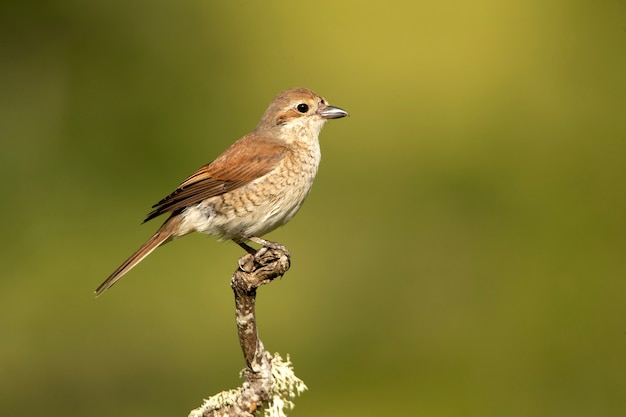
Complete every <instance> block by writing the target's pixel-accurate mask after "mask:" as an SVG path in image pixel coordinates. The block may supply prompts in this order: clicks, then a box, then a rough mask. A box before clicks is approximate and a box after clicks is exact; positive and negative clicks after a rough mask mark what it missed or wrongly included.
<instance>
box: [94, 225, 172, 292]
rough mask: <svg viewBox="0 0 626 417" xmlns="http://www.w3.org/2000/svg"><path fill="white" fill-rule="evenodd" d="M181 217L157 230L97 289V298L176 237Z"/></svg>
mask: <svg viewBox="0 0 626 417" xmlns="http://www.w3.org/2000/svg"><path fill="white" fill-rule="evenodd" d="M180 220H181V219H180V216H172V217H170V218H169V219H167V221H166V222H165V223H163V225H162V226H161V227H160V228H159V230H157V232H156V233H155V234H154V235H153V236H152V237H151V238H150V239H148V241H147V242H146V243H144V244H143V245H141V247H140V248H139V249H137V251H136V252H135V253H133V254H132V255H131V256H130V257H129V258H128V259H126V261H124V263H123V264H121V265H120V266H119V267H118V268H117V269H116V270H115V271H114V272H113V273H112V274H111V275H110V276H109V277H108V278H107V279H106V280H105V281H104V282H103V283H102V284H100V286H99V287H98V288H96V291H95V293H96V297H98V296H100V295H102V293H104V292H105V291H106V290H108V289H109V288H111V286H113V284H115V283H116V282H117V280H118V279H120V278H122V277H123V276H124V275H125V274H126V273H127V272H128V271H130V270H131V269H133V268H134V267H135V265H137V264H138V263H139V262H141V261H142V260H143V259H144V258H145V257H146V256H148V255H150V254H151V253H152V251H153V250H155V249H156V248H158V247H159V246H161V245H162V244H164V243H167V242H168V241H169V240H171V239H172V237H173V236H174V232H176V230H177V228H178V226H179V224H180Z"/></svg>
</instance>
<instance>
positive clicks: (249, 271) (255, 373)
mask: <svg viewBox="0 0 626 417" xmlns="http://www.w3.org/2000/svg"><path fill="white" fill-rule="evenodd" d="M289 265H290V261H289V252H288V251H287V250H286V249H284V248H283V247H281V246H280V245H276V247H275V248H267V247H262V248H261V249H259V250H258V251H256V253H254V254H251V253H249V254H247V255H245V256H243V257H241V258H239V268H238V269H237V270H236V271H235V272H234V273H233V277H232V280H231V284H230V285H231V287H232V288H233V291H234V293H235V309H236V320H237V331H238V334H239V343H240V345H241V349H242V350H243V355H244V359H245V361H246V369H244V371H243V372H242V374H243V377H244V383H243V384H242V386H241V387H240V388H238V389H234V390H230V391H226V392H222V393H219V394H217V395H215V396H213V397H211V398H210V399H208V400H206V401H205V403H204V404H203V405H202V406H201V407H200V408H197V409H195V410H193V411H192V412H191V414H190V417H212V416H230V417H234V416H252V413H254V412H255V411H256V410H257V409H259V408H261V407H263V408H264V410H265V415H266V416H284V412H283V409H284V408H286V407H287V408H291V407H293V403H292V402H291V401H290V399H291V398H293V397H295V396H296V395H297V394H299V393H301V392H302V391H304V390H305V389H306V386H305V385H304V383H303V382H302V381H301V380H300V379H298V378H297V377H296V376H295V375H294V374H293V370H292V369H291V362H290V361H289V358H287V361H283V359H282V358H281V357H280V355H278V354H275V355H274V356H273V357H272V355H270V354H269V353H268V352H267V351H265V349H264V347H263V343H261V340H260V339H259V335H258V330H257V325H256V314H255V309H254V304H255V301H256V290H257V288H258V287H260V286H261V285H264V284H269V283H270V282H271V281H272V280H273V279H274V278H276V277H280V276H282V275H283V274H284V273H285V272H287V270H288V269H289Z"/></svg>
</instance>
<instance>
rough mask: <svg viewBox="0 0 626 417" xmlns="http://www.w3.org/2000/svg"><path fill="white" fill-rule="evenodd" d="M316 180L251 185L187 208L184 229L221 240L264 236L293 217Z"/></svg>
mask: <svg viewBox="0 0 626 417" xmlns="http://www.w3.org/2000/svg"><path fill="white" fill-rule="evenodd" d="M266 179H267V178H266ZM312 182H313V181H312V179H311V180H310V181H300V182H299V183H296V184H294V183H292V184H289V186H286V187H276V186H275V184H272V183H269V185H268V182H267V181H261V182H257V183H254V182H253V183H250V184H247V185H245V186H243V187H241V188H239V189H236V190H233V191H231V192H228V193H226V194H223V195H220V196H217V197H213V198H211V199H208V200H205V201H203V202H201V203H199V204H197V205H195V206H190V207H187V208H186V209H185V211H184V212H183V213H182V214H183V218H184V220H183V225H184V226H185V227H184V229H186V230H189V232H191V231H197V232H200V233H206V234H209V235H212V236H216V237H218V238H219V239H220V240H226V239H232V238H234V237H251V236H257V237H260V236H263V235H264V234H266V233H269V232H271V231H272V230H274V229H276V228H278V227H280V226H282V225H284V224H285V223H287V222H288V221H289V220H291V218H292V217H293V216H294V215H295V214H296V213H297V211H298V209H299V208H300V207H301V206H302V203H303V202H304V199H305V198H306V196H307V195H308V194H309V191H310V189H311V185H312ZM189 232H187V233H189Z"/></svg>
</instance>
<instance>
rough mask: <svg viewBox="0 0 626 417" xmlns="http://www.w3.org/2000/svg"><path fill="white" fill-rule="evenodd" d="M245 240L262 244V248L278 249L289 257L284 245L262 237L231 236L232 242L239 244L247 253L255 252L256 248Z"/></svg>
mask: <svg viewBox="0 0 626 417" xmlns="http://www.w3.org/2000/svg"><path fill="white" fill-rule="evenodd" d="M245 240H249V241H251V242H254V243H258V244H259V245H261V246H263V247H264V248H267V249H274V250H279V251H281V252H283V253H285V255H287V256H288V257H291V253H289V250H288V249H287V248H286V247H284V246H283V245H281V244H280V243H276V242H272V241H269V240H265V239H263V238H260V237H256V236H247V237H236V238H233V242H235V243H236V244H238V245H239V246H241V247H242V248H243V250H245V251H246V252H248V253H249V254H252V255H254V254H256V252H257V251H256V249H254V248H253V247H252V246H250V245H248V244H246V243H245Z"/></svg>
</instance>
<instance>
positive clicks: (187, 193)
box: [95, 88, 349, 297]
mask: <svg viewBox="0 0 626 417" xmlns="http://www.w3.org/2000/svg"><path fill="white" fill-rule="evenodd" d="M348 115H349V114H348V112H346V111H345V110H343V109H341V108H339V107H335V106H331V105H330V104H328V102H327V101H326V100H325V99H324V98H323V97H322V96H320V95H318V94H316V93H314V92H313V91H311V90H309V89H307V88H293V89H289V90H285V91H282V92H281V93H279V94H278V95H277V96H276V97H275V98H274V99H273V100H272V102H271V103H270V105H269V106H268V107H267V109H266V110H265V113H264V114H263V116H262V117H261V120H260V121H259V123H258V124H257V126H256V128H255V129H254V130H253V131H252V132H251V133H248V134H247V135H245V136H243V137H242V138H241V139H239V140H237V141H236V142H234V143H233V144H232V145H231V146H230V147H228V148H227V149H226V150H225V151H224V152H223V153H222V154H221V155H219V156H218V157H217V158H216V159H215V160H214V161H213V162H211V163H208V164H206V165H204V166H202V167H200V168H199V169H198V170H196V171H195V172H194V173H193V174H191V176H189V178H187V179H186V180H185V181H183V182H182V183H181V184H180V185H179V186H178V187H177V188H176V189H175V190H174V191H173V192H172V193H171V194H169V195H168V196H167V197H165V198H163V199H162V200H161V201H159V202H158V203H156V204H155V205H153V206H152V208H153V210H152V211H151V212H150V213H149V214H148V215H147V217H146V219H145V220H144V223H145V222H147V221H149V220H152V219H154V218H156V217H158V216H161V215H163V214H166V213H169V217H168V218H167V220H165V222H164V223H163V224H162V225H161V227H160V228H159V229H158V230H157V231H156V232H155V233H154V234H153V235H152V237H150V238H149V239H148V240H147V241H146V242H145V243H144V244H143V245H142V246H141V247H140V248H139V249H137V251H135V253H133V254H132V255H131V256H130V257H129V258H128V259H127V260H126V261H124V263H122V264H121V265H120V266H119V267H118V268H117V269H116V270H115V271H113V273H112V274H111V275H110V276H109V277H108V278H107V279H106V280H105V281H104V282H103V283H102V284H100V286H98V288H97V289H96V290H95V294H96V297H97V296H100V295H102V294H103V293H104V292H105V291H106V290H108V289H109V288H110V287H111V286H112V285H113V284H115V283H116V282H117V281H118V280H119V279H120V278H121V277H122V276H124V275H125V274H126V273H128V272H129V271H130V270H131V269H132V268H133V267H135V266H136V265H137V264H138V263H139V262H141V261H142V260H143V259H145V258H146V257H147V256H148V255H150V254H151V253H152V252H153V251H154V250H155V249H156V248H157V247H159V246H161V245H164V244H165V243H168V242H170V241H172V240H174V239H176V238H178V237H181V236H185V235H187V234H189V233H192V232H199V233H204V234H208V235H211V236H214V237H216V238H217V239H218V240H220V241H226V240H233V241H234V242H235V243H237V244H238V245H240V246H241V247H242V248H243V249H245V250H246V251H248V252H250V253H253V248H251V247H250V246H249V245H248V244H247V243H246V242H255V243H257V244H260V245H261V246H262V247H268V248H274V249H276V248H279V249H284V247H283V246H282V245H280V244H278V243H275V242H271V241H268V240H265V239H263V238H262V237H261V236H263V235H265V234H267V233H269V232H271V231H273V230H274V229H276V228H278V227H280V226H282V225H284V224H285V223H287V222H288V221H289V220H291V218H293V216H294V215H295V214H296V212H297V211H298V210H299V209H300V207H301V206H302V203H303V202H304V200H305V198H306V197H307V195H308V194H309V192H310V191H311V187H312V185H313V180H314V179H315V176H316V174H317V170H318V165H319V162H320V157H321V153H320V146H319V140H318V137H319V134H320V131H321V130H322V127H323V126H324V124H325V123H326V122H327V121H328V120H330V119H338V118H342V117H345V116H348Z"/></svg>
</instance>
